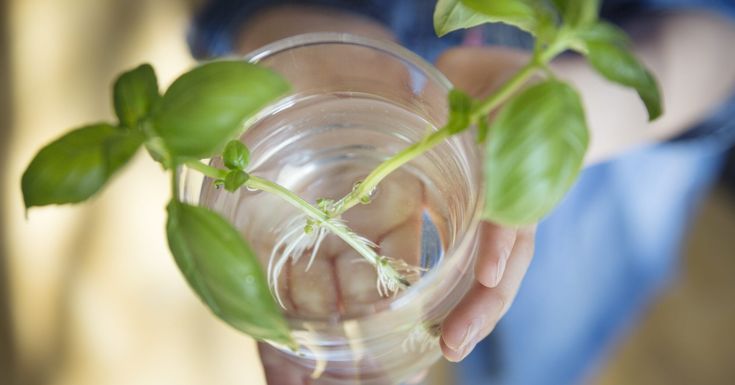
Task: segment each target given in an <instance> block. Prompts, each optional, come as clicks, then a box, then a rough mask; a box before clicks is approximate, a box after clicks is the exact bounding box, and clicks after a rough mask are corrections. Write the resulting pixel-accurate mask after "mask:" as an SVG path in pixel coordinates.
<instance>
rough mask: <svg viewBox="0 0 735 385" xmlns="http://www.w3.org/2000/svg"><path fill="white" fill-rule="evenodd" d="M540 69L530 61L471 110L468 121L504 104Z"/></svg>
mask: <svg viewBox="0 0 735 385" xmlns="http://www.w3.org/2000/svg"><path fill="white" fill-rule="evenodd" d="M539 67H540V63H539V62H538V61H537V60H535V58H534V60H531V61H530V62H528V64H526V65H525V66H523V68H521V69H520V70H519V71H518V72H516V74H515V75H513V77H512V78H510V79H508V80H507V81H506V82H505V83H503V85H502V86H501V87H500V88H498V90H497V91H495V92H494V93H493V94H492V95H490V96H488V97H487V98H485V99H484V100H483V101H482V102H480V103H479V104H478V105H477V106H476V107H475V108H473V109H472V112H471V114H470V120H472V121H476V120H477V119H479V118H481V117H484V116H486V115H487V114H489V113H490V111H492V110H494V109H495V108H497V107H498V106H499V105H501V104H502V103H503V102H505V101H506V100H507V99H508V98H509V97H510V96H511V95H513V93H515V92H516V91H518V89H519V88H520V87H521V86H522V85H523V84H524V83H526V81H527V80H528V78H530V77H531V75H533V74H534V72H536V70H538V69H539Z"/></svg>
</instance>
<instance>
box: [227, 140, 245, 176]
mask: <svg viewBox="0 0 735 385" xmlns="http://www.w3.org/2000/svg"><path fill="white" fill-rule="evenodd" d="M222 160H223V161H224V163H225V167H227V168H229V169H230V170H244V169H245V167H247V166H248V163H249V162H250V151H249V150H248V148H247V147H246V146H245V145H244V144H243V143H242V142H241V141H239V140H231V141H230V142H229V143H227V146H225V151H224V152H222Z"/></svg>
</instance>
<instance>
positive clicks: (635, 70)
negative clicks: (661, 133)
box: [585, 41, 662, 120]
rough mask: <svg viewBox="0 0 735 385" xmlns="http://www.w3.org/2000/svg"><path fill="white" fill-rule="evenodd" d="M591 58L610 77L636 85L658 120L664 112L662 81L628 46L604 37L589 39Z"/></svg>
mask: <svg viewBox="0 0 735 385" xmlns="http://www.w3.org/2000/svg"><path fill="white" fill-rule="evenodd" d="M585 45H586V47H587V59H588V60H589V62H590V64H591V65H592V67H594V68H595V70H597V72H599V73H600V74H601V75H602V76H604V77H605V78H606V79H608V80H610V81H612V82H615V83H618V84H621V85H624V86H627V87H631V88H634V89H635V90H636V91H637V92H638V96H640V98H641V100H643V104H645V105H646V110H647V111H648V119H649V120H655V119H656V118H658V117H659V116H661V113H662V107H661V92H660V91H659V86H658V83H657V82H656V79H655V78H654V77H653V75H651V73H650V72H649V71H648V70H647V69H646V67H644V66H643V64H641V63H640V62H639V61H638V59H636V57H635V56H633V54H632V53H631V52H630V51H629V50H628V49H627V48H625V47H624V46H622V45H620V44H614V43H608V42H604V41H587V42H586V44H585Z"/></svg>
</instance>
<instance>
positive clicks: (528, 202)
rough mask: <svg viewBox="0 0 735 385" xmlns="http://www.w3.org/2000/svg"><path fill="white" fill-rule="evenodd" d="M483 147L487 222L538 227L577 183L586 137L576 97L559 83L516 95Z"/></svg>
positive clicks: (565, 85) (544, 83) (549, 81)
mask: <svg viewBox="0 0 735 385" xmlns="http://www.w3.org/2000/svg"><path fill="white" fill-rule="evenodd" d="M490 135H491V136H490V138H488V140H487V142H486V146H485V186H486V196H485V209H484V213H483V214H484V218H485V219H488V220H491V221H494V222H498V223H501V224H504V225H523V224H529V223H534V222H536V221H538V220H539V219H541V218H542V217H543V216H544V215H546V214H547V213H548V212H549V211H550V210H551V209H552V208H553V207H554V206H555V205H556V204H557V203H558V202H559V200H561V198H562V197H563V196H564V194H565V193H566V192H567V190H569V188H570V187H571V185H572V184H573V183H574V181H575V179H576V177H577V175H578V173H579V171H580V168H581V167H582V161H583V160H584V154H585V152H586V149H587V143H588V140H589V139H588V132H587V125H586V123H585V117H584V111H583V109H582V104H581V101H580V99H579V96H578V94H577V92H576V91H575V90H574V89H572V88H571V87H570V86H569V85H567V84H565V83H562V82H560V81H557V80H548V81H545V82H543V83H540V84H537V85H534V86H532V87H530V88H528V89H526V90H524V91H523V92H521V93H519V94H517V95H515V96H514V97H513V98H512V99H511V100H510V101H508V103H507V104H506V105H505V106H504V107H503V109H502V110H501V111H500V113H499V114H498V117H497V118H496V119H495V121H494V122H493V123H492V125H491V127H490Z"/></svg>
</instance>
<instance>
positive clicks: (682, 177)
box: [189, 0, 735, 385]
mask: <svg viewBox="0 0 735 385" xmlns="http://www.w3.org/2000/svg"><path fill="white" fill-rule="evenodd" d="M283 3H310V4H321V5H330V6H335V7H339V8H341V9H347V10H351V11H354V12H357V13H361V14H363V15H366V16H368V17H372V18H374V19H376V20H378V21H380V22H382V23H384V24H385V25H387V26H389V27H390V28H391V29H392V30H393V31H394V33H395V34H396V36H397V37H398V38H399V41H400V42H401V43H402V44H403V45H405V46H407V47H408V48H410V49H412V50H413V51H415V52H417V53H419V54H420V55H422V56H423V57H424V58H426V59H427V60H429V61H433V60H435V59H436V57H437V56H438V55H439V54H440V53H441V52H442V51H443V50H445V49H446V48H448V47H451V46H453V45H457V44H460V43H461V39H462V36H463V32H455V33H451V34H449V35H448V36H446V37H444V38H441V39H440V38H437V37H436V36H434V33H433V27H432V12H433V6H434V2H432V1H428V0H400V1H398V0H372V1H371V0H362V1H359V0H354V1H348V0H343V1H339V0H313V1H301V2H298V1H286V0H255V1H238V0H218V1H214V2H212V3H210V4H209V6H208V7H206V8H205V9H204V10H203V11H202V12H201V13H200V14H199V16H198V17H197V19H196V20H195V23H194V26H193V28H192V33H191V34H190V38H189V39H190V43H191V45H192V51H193V52H194V53H195V54H196V55H198V56H199V57H208V56H218V55H223V54H226V53H228V52H229V51H230V50H231V49H232V42H231V37H232V35H233V31H234V30H235V29H236V28H237V27H238V26H239V25H240V23H242V22H244V21H246V20H247V17H249V16H250V15H252V14H253V13H254V12H257V11H258V10H260V9H262V8H263V7H265V6H271V5H274V4H283ZM697 7H705V8H709V9H711V10H715V11H718V12H720V13H722V14H728V15H735V3H734V2H733V1H728V0H709V1H695V0H690V1H687V0H647V1H633V0H616V1H605V2H604V5H603V14H604V15H605V16H607V17H609V18H610V19H612V20H616V21H620V20H624V19H625V17H629V16H631V15H635V14H637V13H639V12H646V11H656V10H662V9H685V8H697ZM487 28H488V29H487V31H486V33H485V36H487V43H492V44H506V45H512V46H516V47H528V46H529V43H530V39H529V37H528V36H527V35H524V34H523V33H519V32H518V31H517V30H515V29H513V28H511V27H508V26H504V25H492V26H488V27H487ZM734 117H735V97H733V98H732V99H731V100H730V101H729V102H728V103H726V105H724V106H723V107H722V108H720V109H719V110H718V111H717V112H716V113H715V114H713V115H712V116H711V117H710V118H709V119H707V120H706V121H704V122H702V123H701V124H699V125H697V126H696V127H692V129H691V130H689V131H688V132H687V133H686V134H684V135H682V136H681V137H680V138H677V139H676V140H673V141H670V142H667V143H661V144H658V145H653V146H648V147H644V148H640V149H637V150H634V151H630V152H628V153H626V154H623V155H621V156H620V157H618V158H616V159H613V160H610V161H608V162H605V163H603V164H599V165H596V166H593V167H590V168H588V169H586V170H585V171H584V172H583V173H582V175H581V177H580V179H579V181H578V182H577V183H576V185H575V186H574V187H573V189H572V190H571V191H570V193H569V194H568V196H567V197H566V198H565V199H564V201H563V202H562V204H561V205H560V206H559V207H557V208H556V210H555V211H554V212H553V213H552V214H551V215H550V216H549V217H548V218H546V219H545V220H544V221H543V222H542V223H541V224H540V225H539V229H538V236H537V240H536V255H535V257H534V262H533V263H532V265H531V267H530V269H529V271H528V274H527V276H526V278H525V280H524V282H523V285H522V287H521V289H520V291H519V293H518V297H517V298H516V301H515V302H514V304H513V306H512V307H511V309H510V311H509V312H508V314H507V315H506V317H505V318H504V319H503V320H502V321H501V322H500V324H499V325H498V327H497V329H496V330H495V332H494V333H493V334H491V336H490V337H489V338H487V339H486V340H485V341H483V342H482V343H480V344H479V345H478V346H477V348H476V349H475V351H474V352H473V353H472V354H471V355H470V356H469V357H468V358H467V359H466V360H465V361H464V362H462V363H461V364H459V370H458V378H457V384H461V385H480V384H483V385H487V384H496V385H505V384H508V385H511V384H512V385H536V384H539V385H566V384H574V383H577V382H579V381H580V380H582V379H583V378H584V375H585V374H587V373H590V371H591V370H592V369H593V368H594V367H595V365H596V364H597V363H599V361H600V358H601V357H603V355H604V353H605V351H606V350H607V349H608V348H609V347H610V346H611V344H613V343H614V341H615V339H616V337H618V336H620V335H621V334H622V333H624V331H625V326H626V325H628V324H630V322H631V321H632V320H634V319H635V317H636V315H637V314H638V313H639V311H640V310H641V308H642V307H643V306H645V305H646V303H647V302H648V301H650V300H651V298H652V297H653V296H654V295H655V294H656V293H657V291H658V290H660V289H661V288H662V287H663V286H664V285H665V284H666V282H667V281H668V280H669V279H670V278H671V277H672V274H674V273H675V272H676V270H677V261H678V257H679V250H680V246H681V243H682V238H683V237H684V235H685V230H686V226H687V223H689V219H690V217H691V214H692V212H693V209H694V208H695V207H696V205H697V203H698V202H699V201H700V200H701V198H702V197H703V195H704V194H705V193H706V191H707V190H708V188H709V187H710V186H711V185H712V184H713V183H714V181H715V180H716V177H717V175H718V173H719V171H720V169H721V166H722V164H723V161H724V154H725V151H726V150H727V149H728V148H729V147H730V146H731V145H732V143H733V142H735V119H734ZM672 322H677V321H676V320H672Z"/></svg>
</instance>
